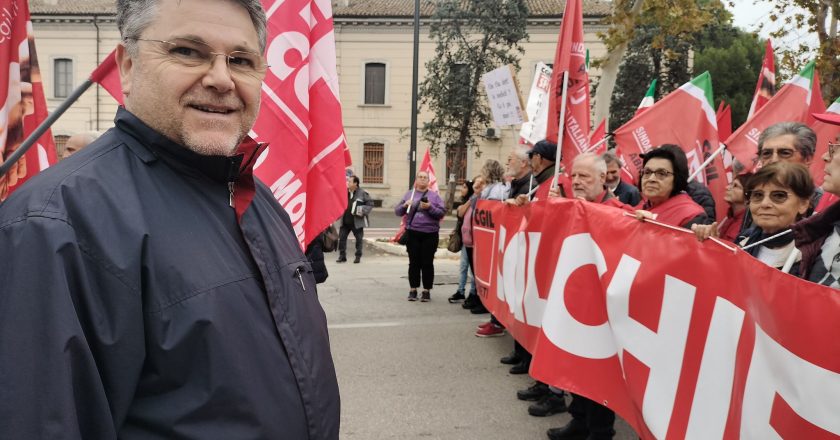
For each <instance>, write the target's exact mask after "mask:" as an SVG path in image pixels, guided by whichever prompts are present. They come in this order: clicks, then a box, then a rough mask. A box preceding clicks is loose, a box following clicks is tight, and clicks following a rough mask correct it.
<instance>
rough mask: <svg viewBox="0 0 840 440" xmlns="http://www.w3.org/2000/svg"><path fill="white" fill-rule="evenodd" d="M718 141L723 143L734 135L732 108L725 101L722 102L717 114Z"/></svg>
mask: <svg viewBox="0 0 840 440" xmlns="http://www.w3.org/2000/svg"><path fill="white" fill-rule="evenodd" d="M715 116H716V118H717V126H718V139H719V140H721V141H723V140H725V139H726V138H728V137H729V136H730V135H731V134H732V107H730V106H729V104H727V103H726V102H725V101H721V102H720V106H718V110H717V113H715Z"/></svg>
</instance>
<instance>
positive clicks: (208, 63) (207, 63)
mask: <svg viewBox="0 0 840 440" xmlns="http://www.w3.org/2000/svg"><path fill="white" fill-rule="evenodd" d="M123 40H134V41H147V42H152V43H161V44H165V45H169V46H171V47H173V48H174V47H178V44H177V43H176V42H174V41H170V40H157V39H154V38H140V37H125V38H124V39H123ZM175 40H184V41H189V42H190V43H194V44H198V45H202V46H207V47H208V48H209V49H210V51H209V52H207V54H208V55H211V57H209V58H207V59H205V60H204V63H202V64H204V67H205V68H207V69H208V70H209V69H212V67H213V60H215V59H216V57H218V56H223V57H224V58H225V67H227V70H228V73H229V74H230V75H231V77H234V76H235V75H234V71H233V70H231V68H230V60H231V58H236V57H234V56H231V55H232V54H235V53H243V54H250V55H256V56H257V58H258V59H259V62H260V66H259V67H257V68H255V70H254V73H255V74H257V75H259V77H256V76H252V75H249V74H248V73H245V72H242V73H243V74H244V75H247V76H250V77H251V78H253V79H255V80H259V81H262V80H263V78H264V77H265V73H266V72H267V71H268V68H269V67H271V66H270V65H269V64H268V63H267V62H266V59H265V57H264V56H263V55H262V54H260V53H257V52H251V51H248V50H240V49H237V50H232V51H230V52H228V53H225V52H216V49H214V48H213V46H211V45H209V44H207V43H205V42H203V41H198V40H193V39H192V38H184V37H177V38H175ZM165 52H166V55H167V56H169V57H171V58H174V59H176V60H177V62H178V63H179V64H182V65H184V63H183V61H182V60H181V59H179V58H177V57H175V56H173V55H172V54H171V53H170V52H169V51H165ZM186 67H191V66H186ZM194 67H199V66H194Z"/></svg>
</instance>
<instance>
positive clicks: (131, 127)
mask: <svg viewBox="0 0 840 440" xmlns="http://www.w3.org/2000/svg"><path fill="white" fill-rule="evenodd" d="M114 123H115V124H116V127H117V128H118V129H119V130H122V131H123V132H125V133H126V134H128V135H129V136H131V138H132V139H133V140H134V141H136V143H129V144H128V145H129V148H131V149H132V150H133V151H134V152H135V153H136V154H137V155H138V156H139V157H140V158H141V159H142V160H143V161H144V162H146V163H150V162H153V161H155V160H158V159H160V160H162V161H164V162H166V163H167V164H168V165H170V166H172V167H173V168H174V169H176V170H178V171H179V172H182V173H185V174H188V175H192V176H198V175H204V176H207V177H209V178H210V179H212V180H214V181H218V182H234V181H236V180H237V179H239V176H240V175H241V174H249V175H250V174H252V172H253V167H254V163H255V162H256V158H257V157H259V154H260V153H261V152H262V151H263V150H264V149H265V148H266V146H267V144H258V143H257V142H256V141H254V140H253V139H251V138H250V137H246V138H245V139H244V140H243V141H242V143H241V144H240V145H239V147H237V150H236V153H235V154H234V155H232V156H205V155H201V154H198V153H196V152H194V151H192V150H190V149H188V148H186V147H184V146H183V145H180V144H178V143H177V142H175V141H172V140H171V139H169V138H167V137H166V136H164V135H162V134H160V133H158V132H157V131H155V129H153V128H151V127H149V126H148V125H146V123H145V122H143V121H142V120H140V118H138V117H137V116H135V115H134V114H132V113H131V112H129V111H128V110H126V109H125V108H124V107H119V109H118V110H117V115H116V117H115V118H114ZM149 153H151V154H149Z"/></svg>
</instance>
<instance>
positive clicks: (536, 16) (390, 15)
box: [30, 0, 610, 206]
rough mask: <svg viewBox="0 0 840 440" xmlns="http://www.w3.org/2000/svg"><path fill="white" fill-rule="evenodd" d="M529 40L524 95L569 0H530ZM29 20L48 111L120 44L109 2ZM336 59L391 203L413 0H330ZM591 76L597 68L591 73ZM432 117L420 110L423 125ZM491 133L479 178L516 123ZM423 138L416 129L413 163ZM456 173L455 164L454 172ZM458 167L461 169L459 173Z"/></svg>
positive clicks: (90, 122)
mask: <svg viewBox="0 0 840 440" xmlns="http://www.w3.org/2000/svg"><path fill="white" fill-rule="evenodd" d="M527 3H528V6H529V10H530V12H531V17H530V18H529V20H528V28H527V31H528V34H529V36H530V39H529V41H528V42H525V43H524V44H523V46H524V48H525V53H524V55H523V56H522V57H521V60H520V67H521V69H520V71H519V73H518V81H519V84H520V87H521V92H522V94H523V100H525V99H527V94H528V91H529V90H530V88H531V81H532V79H533V75H534V71H535V66H536V63H537V62H540V61H542V62H544V63H546V64H551V63H552V61H553V59H554V52H555V50H556V45H557V36H558V32H559V29H560V21H561V18H562V12H563V8H564V4H565V2H564V1H563V0H528V1H527ZM433 7H434V5H433V2H431V1H428V0H425V1H422V2H421V29H420V42H419V59H420V68H419V75H420V81H422V79H423V76H424V74H425V68H424V66H425V63H426V61H428V60H429V59H430V58H431V57H432V56H433V55H434V44H433V42H431V41H430V40H429V38H428V27H427V24H428V22H427V17H429V16H430V15H431V14H432V12H433ZM609 8H610V4H609V3H608V2H596V1H584V32H585V40H586V41H585V44H586V47H587V48H588V49H589V50H590V54H591V56H592V57H593V58H597V57H600V56H602V55H604V52H605V49H604V46H603V44H602V43H601V42H600V40H599V39H598V37H597V35H596V33H597V32H598V31H601V30H603V29H602V27H601V26H600V25H599V24H598V22H599V21H600V20H601V18H603V17H604V16H605V15H606V14H608V13H609ZM30 10H31V14H32V22H33V27H34V30H35V41H36V47H37V51H38V58H39V62H40V64H41V72H42V75H43V78H44V93H45V95H46V97H47V105H48V107H49V108H50V111H52V110H53V109H55V108H56V107H57V106H58V105H59V104H61V103H62V102H63V101H64V99H65V98H66V97H67V96H68V95H69V93H70V92H72V91H73V90H74V89H75V88H76V87H78V86H79V85H80V84H82V83H84V81H85V80H86V79H87V78H88V77H89V76H90V73H91V72H92V71H93V70H94V69H95V68H96V66H97V65H98V64H99V63H100V62H101V61H102V60H104V59H105V57H107V56H108V54H109V53H110V52H111V51H112V50H113V49H114V47H116V45H117V43H118V42H119V32H118V31H117V28H116V22H115V18H114V1H113V0H32V1H30ZM333 11H334V24H335V40H336V65H337V70H338V75H339V89H340V93H341V102H342V115H343V120H344V126H345V132H346V135H347V142H348V145H349V148H350V152H351V155H352V157H353V165H352V169H353V171H354V172H355V173H356V174H357V175H358V176H359V177H360V178H361V180H362V186H364V187H365V188H366V189H367V190H368V191H369V192H370V193H371V196H372V197H374V198H375V199H377V200H381V201H382V203H383V204H384V205H385V206H390V205H393V204H394V203H396V202H397V201H398V199H399V197H400V196H401V195H402V194H403V193H404V192H405V191H406V189H407V188H408V187H409V182H408V179H409V177H408V176H409V163H410V162H409V156H408V153H409V143H410V142H409V140H410V136H409V131H410V123H411V86H412V84H411V83H412V50H413V36H414V30H413V14H414V1H412V0H334V1H333ZM590 75H591V76H592V77H593V78H594V77H597V72H590ZM116 110H117V102H116V101H115V100H114V99H113V98H112V97H111V96H110V95H109V94H108V92H106V91H105V90H104V89H102V88H101V87H99V86H98V85H93V86H91V88H90V89H88V90H87V92H85V93H84V95H82V97H81V98H80V99H79V101H77V102H76V104H74V105H73V106H72V107H71V108H70V109H69V110H68V111H67V112H66V113H65V114H64V116H62V117H61V118H60V119H59V120H58V122H56V124H55V125H54V126H53V135H54V136H56V143H57V145H58V148H59V149H60V148H62V145H63V140H64V139H66V137H67V136H69V135H71V134H73V133H76V132H80V131H87V130H106V129H108V128H110V127H111V126H112V125H113V116H114V114H115V112H116ZM428 119H429V116H428V115H426V114H424V113H423V112H422V111H421V113H420V115H419V118H418V120H419V123H418V126H420V127H422V123H423V121H424V120H428ZM489 128H490V129H491V130H493V134H494V135H495V136H493V137H491V138H490V139H488V140H485V141H482V142H481V147H480V148H481V151H482V155H481V157H480V158H476V157H475V155H474V154H472V153H468V154H467V161H466V165H465V169H464V170H462V171H461V173H463V174H465V175H466V176H469V177H471V176H473V175H474V174H475V173H476V172H477V171H478V170H479V169H480V168H481V165H482V164H483V162H484V161H485V160H487V159H496V160H499V161H501V162H503V163H504V161H505V158H506V155H507V151H508V150H509V149H510V147H511V146H513V145H515V144H516V142H517V140H518V130H519V127H495V126H491V127H489ZM426 148H427V146H426V145H424V144H423V142H422V140H421V137H420V136H419V134H418V145H417V156H418V157H417V163H418V164H419V162H420V159H421V158H422V155H423V153H424V152H425V150H426ZM433 165H434V167H435V170H436V172H437V177H438V182H439V184H440V185H441V187H443V186H444V183H445V182H446V174H447V167H446V159H445V158H444V154H440V155H439V157H437V158H433ZM450 171H455V170H450ZM459 174H460V173H459Z"/></svg>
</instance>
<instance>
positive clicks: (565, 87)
mask: <svg viewBox="0 0 840 440" xmlns="http://www.w3.org/2000/svg"><path fill="white" fill-rule="evenodd" d="M568 91H569V72H568V71H564V72H563V100H562V101H561V102H560V126H559V127H558V128H557V153H555V154H554V159H555V160H554V181H553V182H552V183H551V188H552V189H553V188H557V175H558V174H560V159H562V158H563V131H564V130H565V128H566V127H565V126H566V93H567V92H568Z"/></svg>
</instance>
